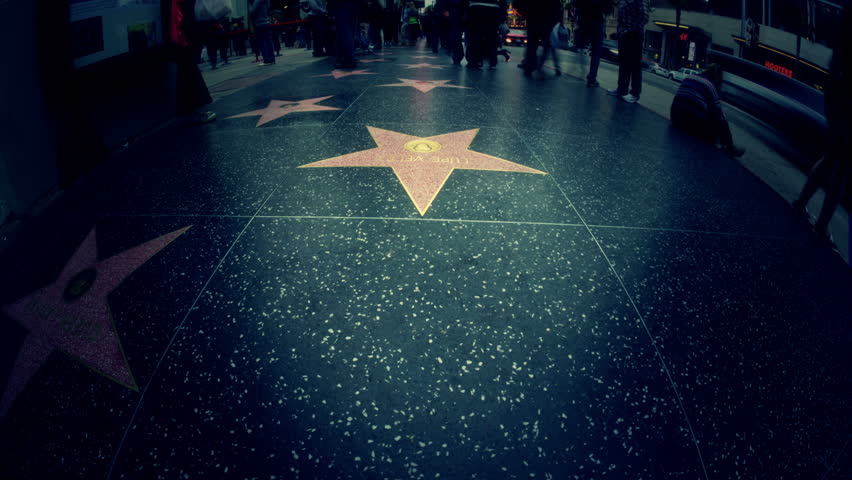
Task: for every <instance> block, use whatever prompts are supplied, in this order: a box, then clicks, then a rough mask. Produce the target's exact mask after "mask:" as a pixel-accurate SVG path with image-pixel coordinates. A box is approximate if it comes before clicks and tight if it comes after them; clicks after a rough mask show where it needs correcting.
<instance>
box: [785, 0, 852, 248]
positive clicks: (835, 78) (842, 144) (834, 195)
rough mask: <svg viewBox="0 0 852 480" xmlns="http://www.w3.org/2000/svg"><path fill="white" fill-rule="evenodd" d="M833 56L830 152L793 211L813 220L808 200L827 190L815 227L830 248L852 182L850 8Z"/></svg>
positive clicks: (827, 92) (827, 108) (828, 87)
mask: <svg viewBox="0 0 852 480" xmlns="http://www.w3.org/2000/svg"><path fill="white" fill-rule="evenodd" d="M838 31H839V32H840V34H839V35H838V38H837V42H836V44H835V46H834V53H833V55H832V57H831V64H830V67H829V76H828V82H826V88H825V116H826V121H827V122H828V151H827V152H826V153H825V155H824V156H823V157H822V158H821V159H820V160H819V161H818V162H817V163H816V165H814V168H813V169H812V170H811V173H810V175H808V179H807V181H806V182H805V186H804V188H802V191H801V193H799V197H798V198H797V199H796V201H795V202H793V211H794V212H796V213H798V214H800V215H802V216H804V217H807V218H810V215H809V214H808V211H807V205H808V200H810V198H811V197H812V196H813V195H814V193H816V190H817V188H819V186H822V187H823V188H824V189H825V199H824V200H823V202H822V208H821V209H820V212H819V217H818V218H817V221H816V223H815V224H814V230H815V231H816V233H817V235H818V236H819V237H820V238H821V239H822V240H823V241H824V242H825V243H826V244H828V245H833V243H834V242H833V240H832V238H831V235H830V234H829V233H828V224H829V222H830V221H831V217H832V216H833V215H834V211H835V210H836V209H837V205H838V204H839V203H840V201H841V200H842V199H843V197H844V195H845V194H846V193H847V187H848V186H849V185H850V181H852V155H850V153H849V151H850V147H852V142H850V135H852V133H850V132H852V118H850V109H852V92H850V90H849V86H850V85H852V14H850V9H849V5H846V6H845V7H844V8H843V14H842V20H841V28H840V29H839V30H838Z"/></svg>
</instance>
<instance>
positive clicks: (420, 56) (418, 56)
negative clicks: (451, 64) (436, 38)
mask: <svg viewBox="0 0 852 480" xmlns="http://www.w3.org/2000/svg"><path fill="white" fill-rule="evenodd" d="M411 58H431V59H435V58H438V57H436V56H435V55H414V56H413V57H411Z"/></svg>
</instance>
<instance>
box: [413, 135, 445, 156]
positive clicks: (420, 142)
mask: <svg viewBox="0 0 852 480" xmlns="http://www.w3.org/2000/svg"><path fill="white" fill-rule="evenodd" d="M405 148H406V149H407V150H411V151H412V152H414V153H432V152H437V151H438V150H440V149H441V148H443V147H442V146H441V144H440V143H438V142H433V141H432V140H424V139H422V138H418V139H417V140H412V141H410V142H408V143H406V144H405Z"/></svg>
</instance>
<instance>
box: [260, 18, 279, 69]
mask: <svg viewBox="0 0 852 480" xmlns="http://www.w3.org/2000/svg"><path fill="white" fill-rule="evenodd" d="M255 32H257V40H258V43H259V44H260V54H261V55H262V56H263V63H265V64H267V65H268V64H271V63H275V53H274V51H273V46H272V27H271V26H269V25H260V26H256V27H255Z"/></svg>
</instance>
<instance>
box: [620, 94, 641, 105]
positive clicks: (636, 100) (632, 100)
mask: <svg viewBox="0 0 852 480" xmlns="http://www.w3.org/2000/svg"><path fill="white" fill-rule="evenodd" d="M621 99H622V100H624V101H625V102H627V103H639V97H636V96H633V94H630V93H628V94H627V95H624V96H623V97H621Z"/></svg>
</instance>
